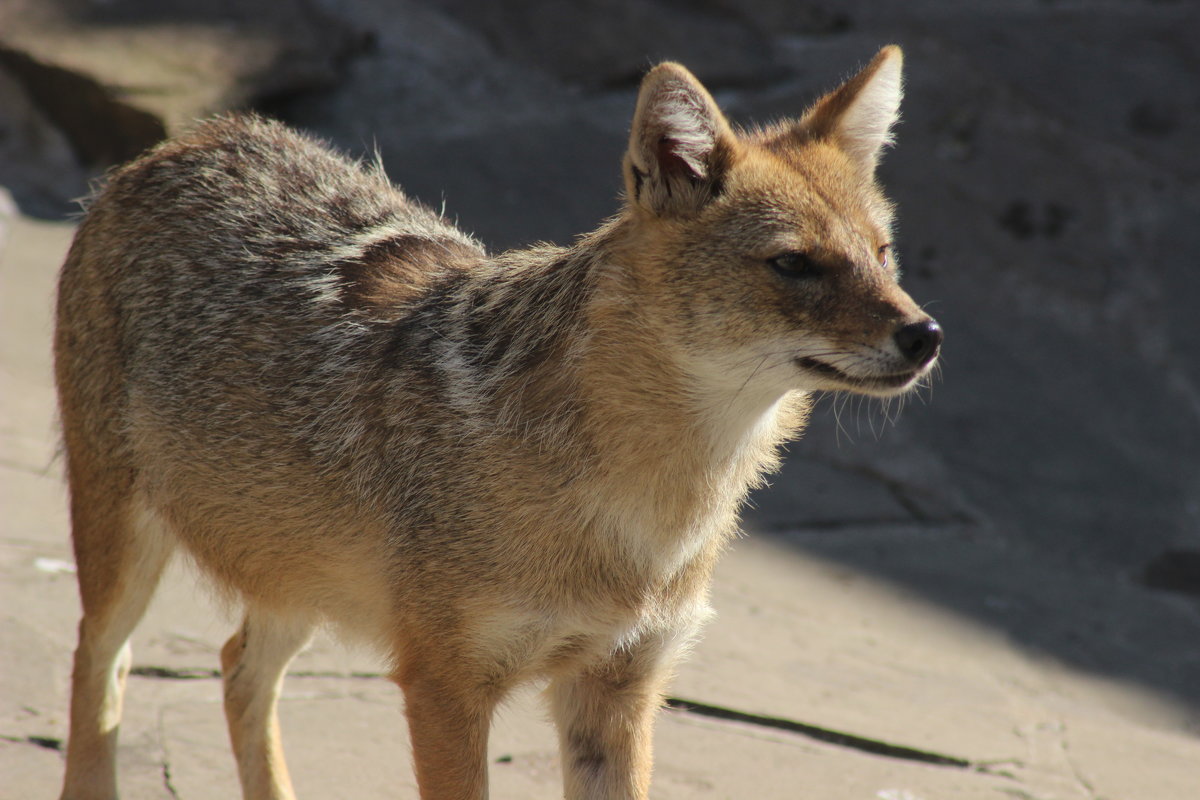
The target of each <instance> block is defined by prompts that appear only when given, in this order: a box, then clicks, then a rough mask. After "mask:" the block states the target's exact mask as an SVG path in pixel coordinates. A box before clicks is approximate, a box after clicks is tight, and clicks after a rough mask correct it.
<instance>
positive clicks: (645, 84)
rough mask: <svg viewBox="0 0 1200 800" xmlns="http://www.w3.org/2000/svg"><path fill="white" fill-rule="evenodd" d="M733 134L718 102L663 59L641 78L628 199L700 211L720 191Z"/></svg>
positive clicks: (674, 211) (652, 207)
mask: <svg viewBox="0 0 1200 800" xmlns="http://www.w3.org/2000/svg"><path fill="white" fill-rule="evenodd" d="M734 148H735V137H734V134H733V131H732V130H731V129H730V127H729V123H728V122H727V121H726V120H725V115H724V114H722V113H721V110H720V109H719V108H717V104H716V102H715V101H714V100H713V99H712V96H711V95H710V94H709V93H708V91H707V90H706V89H705V88H704V87H703V86H702V85H701V84H700V82H699V81H698V80H696V78H695V77H694V76H693V75H692V73H690V72H688V71H687V70H686V69H684V68H683V67H682V66H680V65H679V64H674V63H670V62H668V63H665V64H659V65H658V66H657V67H655V68H654V69H652V70H650V72H649V73H647V75H646V77H645V78H643V79H642V88H641V92H640V93H639V94H638V101H637V110H636V111H635V112H634V114H633V128H632V130H631V132H630V135H629V150H628V151H627V152H626V154H625V164H624V170H625V190H626V193H627V196H628V198H629V202H630V203H631V204H633V205H635V206H639V207H641V208H644V209H646V210H648V211H651V212H653V213H655V214H660V215H666V216H678V215H686V214H689V213H694V212H695V211H698V210H699V209H700V208H701V207H702V206H703V205H704V204H705V203H707V202H708V201H709V200H710V199H711V198H713V197H715V196H716V195H718V194H720V192H721V186H722V182H723V180H724V177H725V173H726V171H727V170H728V169H729V166H730V164H731V163H732V161H733V154H734Z"/></svg>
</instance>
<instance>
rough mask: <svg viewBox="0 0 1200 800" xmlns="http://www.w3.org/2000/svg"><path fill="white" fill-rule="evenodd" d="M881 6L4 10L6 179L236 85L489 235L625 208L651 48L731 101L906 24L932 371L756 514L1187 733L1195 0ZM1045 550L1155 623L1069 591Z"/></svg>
mask: <svg viewBox="0 0 1200 800" xmlns="http://www.w3.org/2000/svg"><path fill="white" fill-rule="evenodd" d="M22 3H23V5H22ZM887 5H888V6H889V7H888V8H885V9H882V10H881V9H879V8H878V6H879V4H868V3H867V2H865V0H852V2H843V3H836V4H835V3H831V2H802V3H793V2H788V3H784V2H772V1H771V0H757V1H755V2H736V3H735V2H733V0H705V1H704V2H701V3H695V4H684V3H678V2H674V1H673V0H621V2H617V3H599V2H590V1H589V2H585V3H581V4H569V5H568V4H561V8H559V7H558V6H554V7H553V8H554V9H556V10H547V9H546V8H544V7H543V5H540V4H532V3H506V4H496V3H483V2H472V0H436V1H434V0H431V1H430V2H426V3H417V2H405V1H404V0H401V1H400V2H396V3H392V4H388V5H387V7H386V8H384V7H383V4H379V3H374V2H371V0H325V2H322V3H309V2H302V1H301V0H288V1H287V2H269V1H268V0H261V1H260V0H256V1H255V2H235V0H227V2H215V3H203V4H188V5H186V6H185V5H184V4H182V3H176V2H153V0H137V1H136V2H112V3H106V4H98V3H85V2H83V0H78V2H71V1H70V0H55V2H49V3H48V2H44V0H22V2H16V3H13V2H10V3H8V4H6V8H7V11H6V12H0V13H4V14H5V16H4V17H0V31H2V33H0V98H3V101H2V102H0V133H2V134H3V135H2V136H0V184H7V185H8V186H9V188H10V189H11V190H12V192H13V195H14V197H15V198H16V200H17V202H18V204H19V205H20V206H21V207H22V209H23V210H25V211H26V212H33V213H39V214H58V213H61V209H62V208H63V207H64V205H65V201H66V200H67V198H70V197H72V196H76V195H79V194H82V193H83V192H84V191H85V185H84V180H85V178H86V177H87V176H88V175H91V174H95V173H96V172H98V171H99V170H100V169H102V168H103V167H105V166H107V165H108V164H110V163H112V162H113V161H116V160H120V159H122V158H125V157H127V156H128V155H130V154H132V153H133V152H135V151H136V150H137V149H140V148H141V147H143V146H144V145H145V144H147V143H149V141H151V140H153V139H155V138H157V137H159V136H161V135H162V134H163V132H169V131H171V130H173V129H175V128H177V127H178V126H179V125H180V124H182V123H183V122H184V121H186V120H188V119H190V118H192V117H194V116H198V115H201V114H206V113H210V112H213V111H217V110H221V109H224V108H229V107H239V106H254V105H258V106H260V107H264V108H266V109H267V110H268V111H270V112H271V113H275V114H278V115H280V116H282V117H284V118H285V119H287V120H288V121H290V122H292V123H293V124H296V125H299V126H302V127H305V128H307V129H310V130H313V131H315V132H317V133H319V134H321V135H324V136H327V137H329V138H330V139H332V140H333V141H334V142H336V143H337V144H338V145H339V146H341V147H343V148H345V149H347V150H349V151H351V152H355V153H364V152H368V151H370V150H371V149H372V148H377V149H378V150H379V152H380V153H381V154H382V156H383V159H384V163H385V164H386V165H387V167H388V169H389V171H390V173H391V174H392V176H393V178H394V179H396V180H397V182H399V183H401V184H402V185H404V187H405V188H406V189H407V190H408V191H410V192H411V193H413V194H415V195H416V196H418V197H421V198H423V199H424V200H425V201H426V202H428V203H429V204H431V205H434V206H441V205H442V204H443V203H444V204H445V207H446V209H447V211H448V212H449V214H450V215H451V216H454V217H458V218H459V219H460V220H461V221H462V224H463V226H464V227H466V228H468V229H471V230H473V231H475V232H476V233H477V234H479V235H480V236H481V237H482V238H483V239H484V240H485V241H487V242H489V243H490V244H492V245H494V246H496V247H508V246H514V245H520V244H523V243H529V242H532V241H535V240H538V239H551V240H559V241H566V240H568V239H569V238H570V237H571V236H572V235H574V234H577V233H580V232H582V231H585V230H588V229H590V228H591V227H593V226H594V225H595V224H596V223H597V222H598V221H599V220H600V219H601V218H602V217H604V216H605V215H607V214H609V213H611V212H612V211H613V210H614V209H615V208H616V203H617V200H616V196H617V192H618V190H619V174H618V165H619V159H620V155H621V152H622V150H623V148H624V137H625V132H626V130H627V125H628V118H629V115H630V113H631V111H632V105H633V99H634V84H635V81H636V77H637V75H638V74H639V73H640V71H641V70H642V69H643V68H644V67H645V66H647V65H648V64H650V63H652V62H653V61H655V60H659V59H662V58H675V59H679V60H683V61H685V62H686V63H687V64H688V65H689V66H691V67H693V68H694V69H695V70H696V71H697V72H698V74H700V75H701V76H702V77H704V78H706V79H707V80H708V81H710V83H711V85H712V86H713V87H714V89H715V94H716V97H717V99H718V101H719V102H720V103H721V104H722V105H723V106H724V107H725V108H726V109H727V110H728V111H729V112H730V113H731V115H732V116H733V117H734V118H735V119H737V120H740V121H742V122H745V123H749V122H752V121H763V120H770V119H773V118H777V117H780V116H784V115H794V114H797V113H799V112H800V111H802V110H803V109H804V107H805V106H806V104H807V103H808V102H810V101H811V100H812V99H813V98H814V97H815V95H816V94H817V93H818V92H819V91H821V90H822V89H826V88H829V87H831V86H832V85H834V84H835V83H836V82H837V81H838V79H839V78H841V77H843V76H844V75H846V74H848V73H849V72H851V71H852V70H853V68H854V67H855V66H856V65H858V64H861V63H863V62H865V61H866V59H868V58H869V57H870V56H871V55H872V54H873V53H874V52H875V50H876V49H877V48H878V47H879V46H880V45H882V44H885V43H888V42H897V43H899V44H901V45H903V46H904V48H905V51H906V54H907V64H906V68H907V97H906V101H905V104H904V107H903V113H904V122H903V124H902V126H901V127H900V129H899V131H898V134H899V145H898V147H897V148H896V149H895V151H894V152H892V153H890V154H889V155H888V156H887V158H886V160H885V163H884V167H883V169H884V178H885V182H886V183H887V185H888V186H889V187H890V191H891V192H892V194H893V196H894V198H895V199H896V200H897V202H898V204H899V208H900V241H899V247H898V250H899V252H900V256H901V259H902V261H903V264H904V268H905V272H906V284H907V286H908V288H909V289H910V291H911V293H912V294H913V296H914V297H916V298H917V299H918V300H920V301H924V302H926V303H927V306H928V308H929V310H930V311H931V312H932V313H934V314H935V315H936V316H937V317H938V318H939V320H940V321H941V323H942V325H943V327H944V328H945V330H946V332H947V341H946V347H945V355H944V362H943V363H944V367H943V371H942V379H941V380H940V381H939V382H938V383H937V384H936V385H935V386H934V388H933V389H932V391H930V392H928V393H926V395H925V396H923V397H922V398H920V399H919V400H917V399H914V400H910V401H908V403H907V407H906V408H905V409H904V410H903V413H900V412H899V409H898V408H896V407H895V406H893V407H891V408H890V409H880V408H877V407H875V406H873V405H871V404H866V403H861V404H860V403H858V402H856V401H851V402H849V403H846V402H845V401H842V400H836V399H835V400H832V401H830V403H829V406H832V409H831V410H832V411H833V412H834V413H832V414H828V413H827V414H818V415H817V419H816V420H815V422H814V425H813V428H812V430H811V431H810V433H809V435H808V436H807V437H806V439H805V441H803V442H801V443H799V444H797V445H795V446H793V448H792V452H793V456H792V458H791V459H790V461H789V463H788V465H787V466H786V467H785V469H784V471H783V473H782V474H781V475H779V476H777V477H776V478H775V479H774V488H773V489H772V490H771V491H770V492H767V493H763V494H761V495H759V496H757V497H756V498H755V505H756V508H755V509H752V510H751V511H750V512H749V513H748V515H747V521H748V526H749V527H751V528H757V529H759V530H763V531H765V532H769V533H772V534H773V535H776V536H778V537H780V538H781V539H784V540H786V541H789V542H791V543H793V544H795V545H796V546H797V547H800V548H803V549H805V550H808V551H812V552H816V553H819V554H821V555H823V556H825V557H828V558H831V559H835V560H838V561H843V562H846V563H849V564H851V565H854V566H857V567H859V568H862V569H866V570H870V571H872V572H876V573H878V574H879V575H882V576H883V577H886V578H888V579H890V580H893V581H896V582H898V583H900V584H902V585H906V586H908V587H909V588H911V590H912V591H913V592H916V593H919V594H922V595H925V596H927V597H928V598H929V599H932V600H933V601H936V602H938V603H941V604H944V605H946V606H947V607H949V608H951V609H953V610H954V611H956V612H957V613H961V614H964V615H967V616H969V617H973V618H976V619H979V620H983V621H984V622H986V623H987V624H989V625H993V626H995V627H997V628H999V629H1000V630H1002V631H1005V632H1007V633H1008V634H1009V635H1011V636H1012V637H1013V638H1014V639H1016V640H1017V641H1019V642H1021V643H1022V644H1023V645H1026V646H1029V647H1032V648H1035V649H1039V650H1043V651H1045V652H1046V653H1049V654H1050V655H1052V656H1053V657H1055V658H1056V659H1059V660H1062V661H1064V662H1067V663H1071V664H1075V665H1078V666H1083V667H1086V668H1087V669H1089V670H1094V671H1095V672H1096V673H1098V674H1100V675H1106V676H1109V677H1113V678H1119V679H1123V680H1132V681H1136V682H1140V683H1142V684H1144V685H1145V686H1146V687H1148V688H1149V689H1152V690H1154V691H1156V692H1161V693H1165V694H1166V695H1167V696H1169V697H1173V698H1176V699H1178V701H1179V702H1180V703H1181V705H1182V706H1183V707H1185V708H1186V709H1188V711H1187V713H1188V714H1190V715H1191V719H1192V720H1194V721H1193V723H1192V724H1193V725H1196V726H1197V729H1198V730H1200V721H1196V720H1200V713H1198V712H1197V709H1198V708H1200V672H1198V667H1197V665H1200V637H1197V636H1196V630H1197V625H1200V612H1198V610H1197V608H1196V606H1195V605H1194V600H1192V599H1189V598H1192V597H1194V594H1195V591H1196V587H1197V586H1198V585H1200V578H1197V576H1196V575H1195V569H1194V567H1189V566H1188V565H1192V564H1193V563H1194V561H1195V553H1197V552H1200V355H1198V353H1200V350H1198V346H1197V342H1200V313H1197V311H1196V309H1197V308H1200V270H1198V269H1197V266H1196V264H1195V261H1196V258H1197V255H1196V254H1197V253H1200V225H1198V224H1197V220H1200V149H1198V148H1197V147H1196V143H1197V142H1200V62H1197V59H1196V55H1195V47H1194V35H1195V32H1196V31H1198V30H1200V8H1198V7H1197V5H1196V4H1195V3H1189V2H1182V1H1180V2H1170V1H1169V0H1167V1H1166V2H1153V1H1152V0H1144V1H1141V2H1139V0H1127V2H1122V3H1111V2H1099V0H1097V1H1096V2H1085V1H1081V2H1075V3H1070V4H1068V3H1054V2H1035V1H1034V0H1018V2H1013V3H1004V4H982V3H981V4H963V3H957V2H950V1H949V0H917V2H911V3H905V4H887ZM501 9H503V11H502V10H501ZM568 9H570V10H568ZM835 418H836V421H835ZM839 429H840V430H839ZM1022 564H1026V565H1032V564H1036V565H1037V568H1036V569H1032V568H1031V569H1023V568H1022V567H1021V565H1022ZM1189 569H1191V571H1189ZM1056 574H1057V575H1081V574H1082V575H1085V576H1086V577H1087V580H1089V581H1093V583H1094V585H1095V586H1096V587H1099V588H1097V589H1096V595H1095V596H1096V597H1102V596H1104V588H1103V587H1106V586H1107V587H1111V588H1112V591H1113V592H1114V593H1116V592H1118V590H1119V592H1122V593H1136V594H1137V595H1138V596H1139V597H1141V598H1142V600H1141V601H1139V602H1145V603H1147V604H1148V607H1153V608H1155V609H1156V611H1155V612H1154V614H1153V619H1151V618H1144V619H1129V618H1122V619H1120V620H1118V619H1116V618H1115V617H1113V616H1110V615H1109V614H1108V612H1107V611H1105V610H1104V609H1105V606H1104V604H1103V603H1101V602H1099V601H1097V603H1096V604H1095V605H1094V606H1093V607H1092V608H1091V609H1090V610H1089V608H1085V607H1081V606H1080V601H1079V599H1078V598H1074V599H1072V598H1069V597H1065V596H1063V594H1062V592H1060V591H1059V589H1058V585H1057V583H1056V581H1055V579H1054V577H1053V576H1054V575H1056ZM1164 574H1165V575H1168V576H1170V580H1167V579H1164V578H1162V577H1161V576H1162V575H1164ZM1143 579H1145V582H1146V583H1148V584H1150V585H1152V586H1153V587H1156V588H1151V587H1150V586H1143V585H1140V583H1139V582H1141V581H1143ZM1114 596H1116V595H1114ZM1122 596H1123V595H1122ZM1067 608H1073V609H1074V612H1072V615H1071V616H1069V618H1068V617H1066V616H1059V614H1058V613H1057V612H1059V611H1060V610H1063V609H1067ZM1064 613H1065V612H1064ZM1089 615H1091V616H1090V617H1089ZM1081 620H1082V621H1081ZM1085 629H1086V630H1085Z"/></svg>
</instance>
